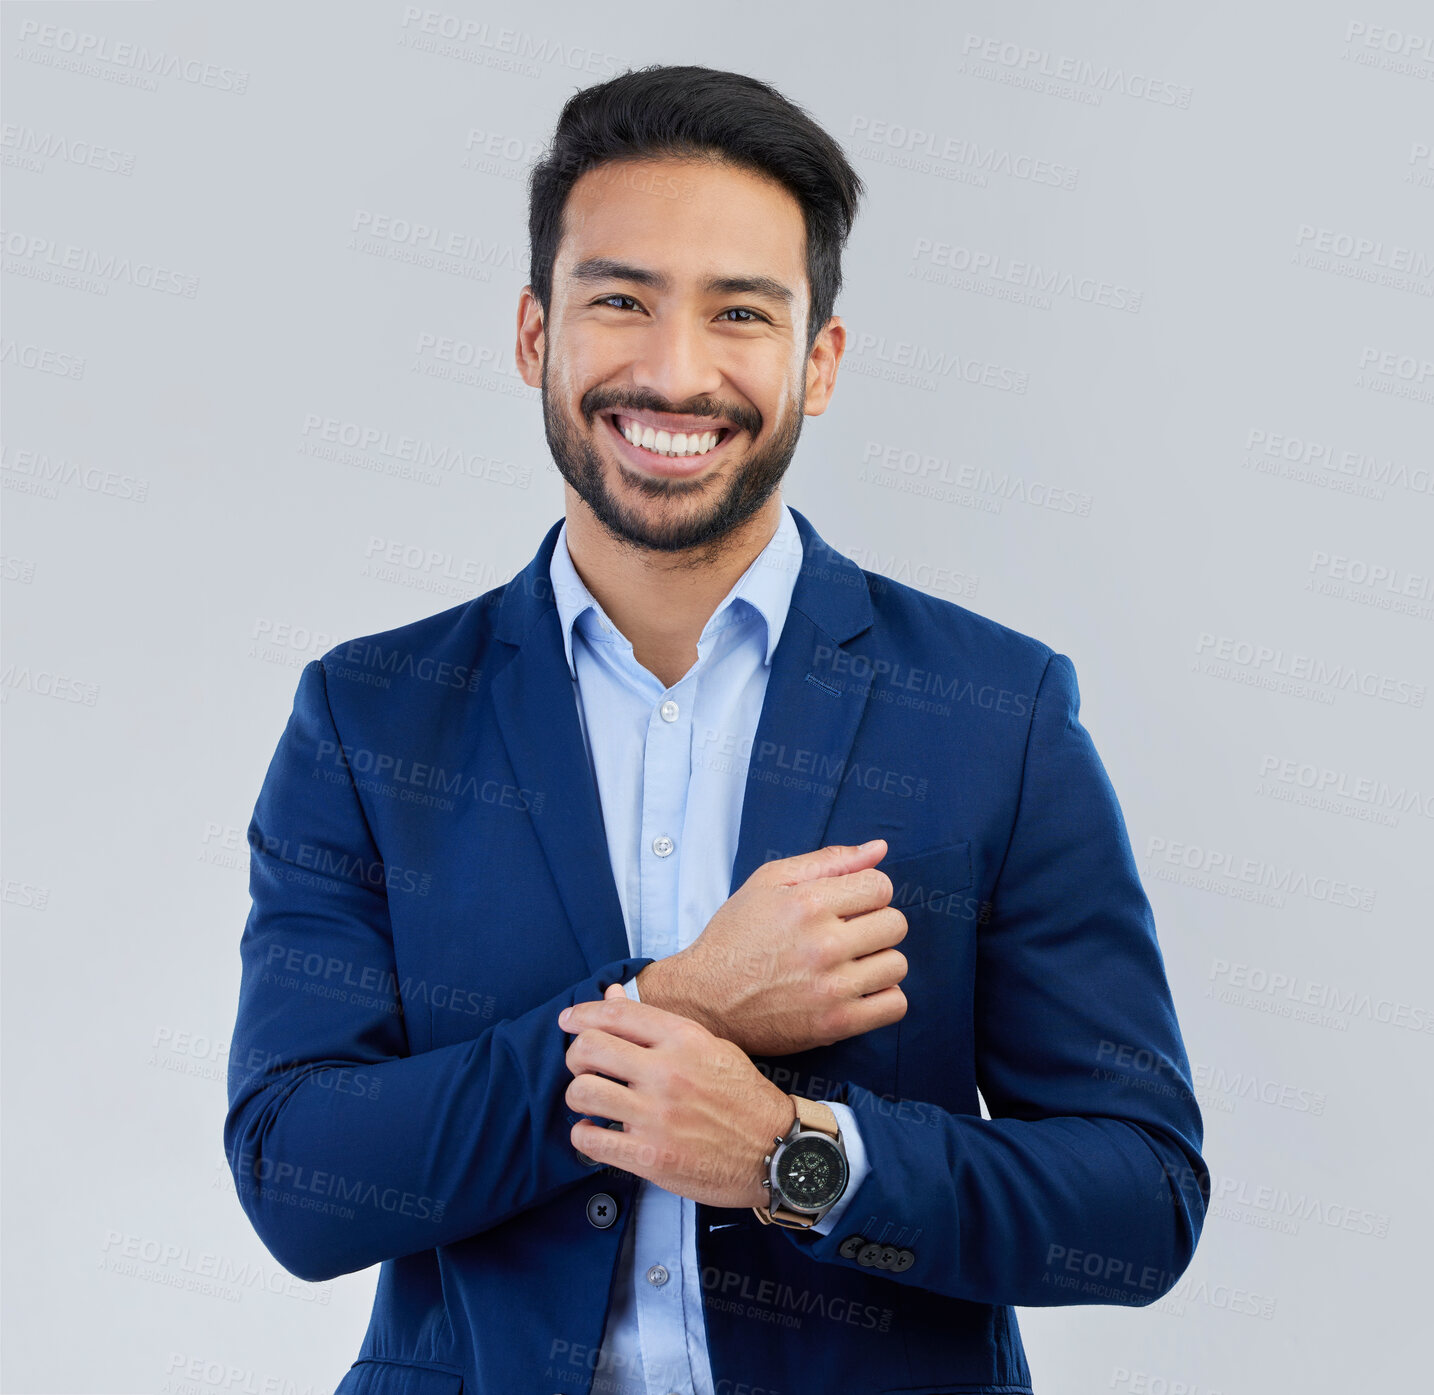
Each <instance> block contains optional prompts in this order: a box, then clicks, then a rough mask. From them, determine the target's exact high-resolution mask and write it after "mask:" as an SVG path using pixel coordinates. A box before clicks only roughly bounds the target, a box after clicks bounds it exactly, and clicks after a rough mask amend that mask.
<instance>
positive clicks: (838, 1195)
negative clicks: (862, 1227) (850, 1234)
mask: <svg viewBox="0 0 1434 1395" xmlns="http://www.w3.org/2000/svg"><path fill="white" fill-rule="evenodd" d="M789 1098H790V1099H791V1101H792V1103H793V1104H795V1105H796V1106H797V1117H796V1119H795V1120H794V1121H793V1123H792V1127H791V1128H790V1129H788V1130H787V1136H786V1137H785V1138H774V1139H773V1140H772V1142H773V1143H775V1144H776V1148H775V1149H774V1150H773V1151H772V1152H770V1153H768V1154H767V1156H766V1157H765V1158H763V1159H762V1163H763V1165H764V1166H765V1167H766V1168H767V1177H766V1179H765V1180H764V1181H763V1183H762V1185H763V1186H764V1187H766V1188H767V1190H768V1191H769V1192H770V1194H771V1201H770V1203H769V1204H768V1205H767V1206H754V1207H753V1208H752V1210H754V1211H755V1212H756V1213H757V1219H758V1220H759V1221H761V1222H762V1224H763V1225H784V1226H786V1227H787V1228H788V1229H790V1230H804V1229H806V1227H808V1226H813V1225H816V1223H817V1222H818V1221H819V1220H821V1218H822V1217H823V1216H825V1215H826V1213H827V1212H828V1211H830V1210H831V1209H832V1207H833V1206H835V1205H836V1204H837V1202H838V1201H840V1200H841V1199H842V1197H843V1195H845V1193H846V1187H847V1180H848V1178H849V1177H850V1172H849V1171H848V1168H847V1162H846V1144H845V1143H843V1142H842V1137H841V1128H840V1126H839V1125H838V1124H837V1117H836V1113H835V1111H833V1109H832V1108H831V1106H830V1105H826V1104H823V1103H822V1102H821V1101H820V1100H804V1099H802V1097H801V1096H800V1095H791V1096H789Z"/></svg>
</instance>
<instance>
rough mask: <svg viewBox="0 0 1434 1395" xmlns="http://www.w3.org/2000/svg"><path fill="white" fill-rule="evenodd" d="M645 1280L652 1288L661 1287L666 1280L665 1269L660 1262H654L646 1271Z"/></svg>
mask: <svg viewBox="0 0 1434 1395" xmlns="http://www.w3.org/2000/svg"><path fill="white" fill-rule="evenodd" d="M647 1282H648V1283H650V1284H651V1285H652V1286H653V1287H654V1288H661V1287H662V1286H663V1284H665V1283H666V1282H667V1270H666V1269H665V1268H664V1267H663V1266H662V1265H661V1264H654V1265H653V1266H652V1268H651V1269H649V1270H648V1271H647Z"/></svg>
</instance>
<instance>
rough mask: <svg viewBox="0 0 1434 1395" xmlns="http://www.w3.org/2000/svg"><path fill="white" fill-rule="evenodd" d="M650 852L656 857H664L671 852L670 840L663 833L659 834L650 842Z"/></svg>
mask: <svg viewBox="0 0 1434 1395" xmlns="http://www.w3.org/2000/svg"><path fill="white" fill-rule="evenodd" d="M652 850H653V852H655V853H656V854H657V855H658V857H666V856H667V855H668V853H670V852H671V851H672V839H671V838H669V837H668V836H667V834H665V833H659V834H658V835H657V837H656V838H654V839H653V840H652Z"/></svg>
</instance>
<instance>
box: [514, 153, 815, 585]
mask: <svg viewBox="0 0 1434 1395" xmlns="http://www.w3.org/2000/svg"><path fill="white" fill-rule="evenodd" d="M808 298H809V297H808V286H807V277H806V230H805V225H804V223H803V220H802V212H801V206H800V205H799V204H798V203H797V201H796V199H795V198H793V197H792V196H791V195H790V194H789V193H788V192H787V191H786V190H785V189H784V188H782V187H781V186H780V185H778V184H775V183H772V182H769V181H767V180H764V179H761V178H759V177H758V176H756V175H753V174H750V173H748V172H746V171H744V170H738V169H735V168H733V167H732V166H730V165H726V164H720V163H709V162H706V161H687V160H644V161H633V162H621V163H611V164H607V165H603V166H600V167H599V168H597V169H594V170H590V171H588V173H587V174H585V175H584V176H583V177H582V178H581V179H579V180H578V181H577V182H576V183H575V184H574V186H573V188H572V190H571V192H570V194H569V197H568V203H567V206H566V209H565V218H564V232H563V237H562V241H561V243H560V245H559V249H558V253H557V257H556V259H555V262H554V267H553V291H552V304H551V306H550V313H549V315H548V316H547V318H546V320H545V321H543V322H542V325H541V331H540V332H538V333H537V334H536V337H535V338H534V339H533V349H534V351H535V352H537V353H538V354H540V355H541V363H542V371H541V386H542V395H543V424H544V429H545V431H546V434H547V439H548V446H549V448H550V449H551V451H552V453H553V460H554V462H555V463H556V465H557V467H558V470H559V471H560V472H561V474H562V476H563V478H564V479H565V480H566V481H567V482H568V484H569V485H571V486H572V488H573V490H574V491H575V492H576V493H577V494H578V495H579V496H580V497H581V498H582V499H583V500H584V502H585V503H586V504H587V505H588V507H589V508H590V509H591V510H592V512H593V514H594V515H595V517H596V518H597V520H598V521H599V523H601V524H602V525H603V526H604V527H605V528H606V530H607V531H608V532H609V533H610V534H611V535H612V536H614V537H617V538H621V539H623V540H625V541H627V542H630V543H632V544H634V545H635V546H638V547H641V548H646V549H651V550H654V551H659V552H677V551H681V550H684V549H696V548H699V547H701V546H702V545H703V544H707V543H710V542H713V541H714V540H717V539H720V538H721V537H722V536H723V535H725V534H726V533H728V532H730V531H731V530H732V529H734V528H736V527H737V526H738V525H739V524H741V523H743V522H744V521H745V520H747V519H749V518H751V517H752V515H753V514H755V513H756V512H757V511H758V510H759V509H760V508H761V507H762V505H763V504H764V503H765V502H766V501H767V500H768V499H769V498H770V497H771V495H772V493H773V491H774V490H775V489H776V488H777V486H778V485H779V484H780V482H781V479H782V476H783V474H784V473H785V472H786V469H787V466H788V465H789V464H790V463H791V459H792V455H793V452H794V451H795V450H796V446H797V440H798V438H799V437H800V435H801V429H802V416H803V411H804V408H805V407H806V403H807V396H808V388H809V387H810V386H811V385H812V383H816V384H817V386H818V388H819V394H818V395H819V396H820V405H818V406H816V408H815V410H817V411H820V410H824V408H825V405H826V397H827V393H826V392H825V391H820V389H821V388H822V387H823V386H827V387H829V384H823V383H822V382H820V381H818V379H819V375H818V374H817V373H816V371H815V369H814V366H813V365H812V364H810V363H809V362H808V357H807V354H806V351H805V350H806V315H807V306H808ZM525 314H526V315H529V316H534V315H535V314H536V302H531V298H530V295H529V293H527V292H525V303H524V309H523V311H521V312H520V339H521V335H522V325H523V323H524V315H525ZM536 323H537V322H536V320H535V319H530V320H529V325H530V328H532V327H534V326H535V325H536ZM833 323H835V320H834V321H833ZM649 429H650V430H651V432H652V433H653V434H652V435H650V436H649V435H647V434H646V433H647V432H648V431H649ZM659 430H660V431H663V432H665V433H666V434H665V435H664V436H662V437H658V436H656V434H655V433H656V432H657V431H659ZM639 433H643V434H641V435H639ZM712 433H716V434H717V441H716V444H715V446H711V447H710V448H709V443H710V438H711V434H712ZM664 448H665V450H666V451H668V452H673V451H676V452H680V454H676V455H671V454H667V455H665V454H663V453H662V452H663V450H664ZM694 560H695V559H694Z"/></svg>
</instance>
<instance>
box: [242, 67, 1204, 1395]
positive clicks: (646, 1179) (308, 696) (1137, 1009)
mask: <svg viewBox="0 0 1434 1395" xmlns="http://www.w3.org/2000/svg"><path fill="white" fill-rule="evenodd" d="M860 192H861V186H860V181H859V180H858V179H857V177H856V175H855V174H854V172H853V171H852V170H851V168H850V167H849V166H848V164H847V163H846V161H845V159H844V157H843V156H842V154H841V152H840V150H839V148H838V147H837V145H836V144H835V142H833V141H832V140H831V139H830V137H828V136H827V135H826V134H825V133H824V132H822V131H821V129H820V128H819V127H817V126H816V125H815V123H813V122H812V121H811V120H810V118H808V117H807V116H806V115H805V114H804V113H803V112H801V111H800V109H798V108H796V107H794V106H792V105H791V104H790V103H788V102H787V101H786V100H785V99H784V98H782V97H781V96H780V95H779V94H778V93H776V92H775V91H774V90H773V89H771V88H770V87H768V86H766V85H765V84H762V83H759V82H757V81H755V80H753V79H751V78H747V77H743V76H740V75H738V74H733V73H724V72H717V71H714V70H711V69H707V68H700V67H685V68H654V69H646V70H642V71H640V72H636V73H628V74H624V75H622V76H620V77H618V78H616V79H613V80H612V81H611V82H608V83H604V84H602V85H600V86H597V87H593V88H589V89H587V90H585V91H582V92H579V93H578V94H577V95H576V96H575V97H574V98H572V100H571V101H570V102H569V103H568V104H567V106H566V107H565V109H564V111H563V114H562V117H561V119H560V122H559V125H558V131H557V134H556V137H555V141H554V145H553V149H552V150H551V151H550V152H549V154H548V156H547V157H546V158H545V160H544V161H543V163H542V164H540V166H539V167H538V168H537V169H536V170H535V172H534V176H533V181H532V187H531V199H532V208H531V218H530V233H531V239H532V251H533V257H532V267H531V279H530V285H528V286H527V287H525V288H524V290H523V293H522V297H521V302H520V305H519V310H518V332H517V350H516V352H517V361H518V365H519V368H520V371H521V372H522V374H523V376H524V378H525V380H526V381H527V382H529V383H530V384H533V385H535V386H541V389H542V402H543V416H544V423H545V427H546V433H547V440H548V444H549V447H550V448H551V450H552V453H553V458H554V460H555V462H556V463H557V466H558V468H559V470H560V471H561V473H562V476H563V479H564V482H565V487H564V498H565V518H564V519H563V520H562V521H561V522H560V523H555V524H554V525H553V526H552V528H550V529H549V531H548V533H547V535H546V536H545V537H544V539H543V541H542V543H541V545H540V546H539V549H538V551H537V554H536V555H535V556H534V557H533V559H532V561H531V562H530V563H529V564H528V565H527V566H526V567H525V568H524V569H523V570H522V571H521V572H520V573H519V574H518V575H517V576H515V577H514V578H513V580H511V581H510V582H508V583H506V584H505V585H503V586H500V587H497V588H496V589H495V590H493V591H491V592H489V593H487V594H486V595H483V596H480V597H478V598H476V599H474V600H473V601H470V602H468V603H466V604H464V605H460V606H456V607H454V608H452V609H450V610H447V611H444V612H442V613H441V614H438V615H434V616H430V617H428V618H426V619H423V620H420V621H417V622H415V623H413V624H410V625H406V626H402V627H400V628H398V629H394V630H390V631H388V632H386V633H383V634H378V635H371V636H366V637H364V638H362V639H355V640H353V641H350V642H349V643H347V644H342V645H339V646H337V647H336V648H335V649H333V650H331V651H330V652H329V653H328V654H326V655H325V656H324V658H323V659H321V660H316V661H314V662H312V663H310V664H309V665H308V667H307V668H306V669H305V670H304V673H303V675H302V678H301V680H300V683H299V688H298V693H297V696H296V699H295V702H294V708H293V713H292V715H291V717H290V719H289V723H288V726H287V728H286V729H285V731H284V734H283V736H282V738H281V740H280V742H279V746H278V750H277V751H276V753H275V756H274V760H273V762H272V764H271V766H270V769H269V772H268V775H267V777H266V780H265V783H264V787H263V790H262V791H261V793H260V796H259V800H258V803H257V806H256V809H255V814H254V819H253V822H252V824H251V827H250V831H249V840H250V845H251V849H252V877H251V890H252V896H253V909H252V911H251V914H250V916H249V920H248V923H247V925H246V927H245V931H244V937H243V942H242V946H241V951H242V959H243V982H242V986H241V993H240V1000H239V1012H238V1020H237V1023H236V1027H235V1034H234V1044H233V1049H232V1053H231V1061H232V1067H231V1075H230V1086H229V1102H230V1109H229V1115H228V1118H227V1120H226V1125H225V1146H226V1150H227V1152H228V1155H229V1158H230V1161H231V1165H232V1167H233V1170H234V1175H235V1181H236V1185H237V1188H238V1193H239V1197H240V1200H241V1202H242V1204H243V1206H244V1208H245V1210H246V1213H247V1214H248V1215H249V1217H250V1219H251V1221H252V1222H253V1224H254V1226H255V1228H256V1230H257V1231H258V1233H259V1235H260V1236H261V1238H262V1239H263V1241H264V1243H265V1244H266V1245H267V1246H268V1248H269V1249H270V1251H271V1252H272V1253H273V1254H274V1256H275V1257H276V1258H277V1259H278V1260H279V1262H280V1263H282V1264H283V1265H284V1266H285V1267H286V1268H288V1269H290V1270H291V1271H292V1272H293V1273H295V1274H297V1275H299V1276H300V1277H303V1278H308V1279H312V1280H320V1279H328V1278H332V1277H334V1276H336V1275H340V1274H346V1273H351V1272H354V1271H357V1270H359V1269H363V1268H365V1267H367V1266H368V1265H371V1264H375V1263H381V1264H382V1269H381V1271H380V1275H379V1281H378V1293H377V1297H376V1301H375V1306H374V1311H373V1316H372V1319H371V1322H370V1325H369V1330H368V1334H367V1336H366V1338H365V1340H364V1344H363V1347H362V1350H361V1352H360V1355H359V1359H358V1360H357V1361H356V1362H355V1363H354V1365H353V1366H352V1368H351V1369H350V1371H349V1372H348V1374H347V1375H346V1376H345V1377H344V1378H343V1380H342V1382H341V1383H340V1385H339V1387H338V1389H339V1392H343V1393H345V1395H360V1393H362V1395H369V1393H370V1392H400V1391H401V1392H404V1393H405V1395H409V1392H417V1393H418V1395H438V1393H439V1392H447V1393H448V1395H457V1392H463V1391H466V1392H469V1393H470V1395H471V1392H475V1391H479V1392H485V1393H486V1392H492V1393H494V1395H497V1393H498V1392H501V1395H520V1393H521V1392H554V1391H587V1390H593V1391H605V1392H623V1395H628V1392H631V1393H632V1395H662V1393H663V1392H669V1391H684V1392H686V1391H691V1392H710V1395H741V1392H758V1391H765V1392H768V1393H769V1395H775V1392H783V1393H784V1395H794V1393H799V1392H808V1391H832V1390H835V1391H841V1392H863V1391H883V1390H903V1391H917V1390H919V1391H927V1392H936V1391H948V1390H951V1391H954V1390H961V1391H1002V1392H1019V1391H1029V1390H1031V1388H1032V1387H1031V1377H1030V1373H1029V1370H1028V1368H1027V1363H1026V1359H1025V1355H1024V1352H1023V1350H1022V1346H1021V1340H1020V1334H1019V1331H1018V1328H1017V1324H1016V1320H1015V1315H1014V1314H1013V1312H1012V1307H1013V1306H1020V1305H1046V1304H1069V1303H1120V1304H1126V1305H1142V1304H1148V1303H1150V1302H1153V1301H1154V1300H1155V1299H1157V1298H1159V1297H1160V1296H1161V1295H1162V1294H1163V1293H1165V1292H1167V1291H1168V1290H1169V1289H1170V1288H1171V1286H1172V1285H1173V1284H1174V1283H1175V1281H1176V1280H1177V1279H1178V1278H1179V1276H1180V1274H1181V1273H1182V1272H1183V1271H1184V1269H1185V1268H1186V1266H1187V1265H1188V1264H1189V1262H1190V1259H1191V1256H1192V1254H1193V1251H1194V1248H1195V1244H1196V1242H1197V1239H1198V1236H1199V1233H1200V1228H1201V1225H1202V1223H1203V1219H1204V1215H1205V1205H1206V1199H1207V1194H1208V1188H1207V1185H1206V1183H1205V1180H1204V1178H1205V1170H1204V1163H1203V1160H1202V1158H1201V1156H1200V1152H1199V1149H1200V1146H1201V1141H1202V1125H1201V1118H1200V1113H1199V1111H1198V1109H1197V1107H1196V1104H1195V1100H1194V1096H1193V1091H1192V1089H1191V1085H1190V1071H1189V1064H1188V1060H1187V1058H1186V1055H1185V1050H1184V1046H1183V1043H1182V1040H1181V1036H1180V1031H1179V1027H1178V1024H1177V1021H1176V1017H1175V1013H1174V1008H1173V1004H1172V1000H1171V995H1170V991H1169V988H1168V985H1167V983H1166V979H1165V974H1164V966H1163V961H1162V958H1161V953H1160V950H1159V947H1158V944H1157V940H1156V935H1155V929H1154V925H1153V922H1152V918H1151V913H1150V907H1149V903H1148V901H1147V900H1146V898H1145V896H1144V893H1143V891H1142V889H1141V885H1140V882H1139V878H1138V875H1137V872H1136V868H1135V864H1134V860H1133V857H1132V855H1131V851H1130V846H1129V841H1128V838H1127V835H1126V830H1125V825H1124V822H1123V819H1122V816H1121V813H1120V809H1119V806H1118V804H1117V802H1116V798H1115V795H1114V792H1113V790H1112V789H1111V786H1110V783H1109V780H1108V779H1107V777H1106V774H1105V771H1104V769H1103V767H1102V765H1101V763H1100V760H1099V757H1098V756H1097V754H1096V752H1095V749H1094V747H1093V746H1092V744H1091V741H1090V738H1089V736H1088V735H1087V733H1086V731H1085V729H1084V728H1083V727H1082V726H1081V724H1080V722H1079V719H1078V708H1079V697H1078V692H1077V687H1076V679H1075V672H1074V669H1073V667H1072V665H1071V662H1070V660H1069V659H1067V658H1066V657H1065V656H1064V655H1062V654H1059V653H1056V652H1055V651H1054V650H1052V649H1051V648H1050V647H1049V646H1047V645H1045V644H1042V643H1041V642H1040V641H1038V640H1035V639H1033V638H1030V637H1028V636H1025V635H1022V634H1019V633H1017V632H1015V631H1013V630H1010V629H1007V628H1006V627H1004V626H1001V625H999V624H997V623H995V622H994V621H991V620H988V619H984V618H982V617H980V616H978V615H975V614H973V613H972V612H970V611H968V610H965V609H963V608H962V607H960V606H957V605H955V604H953V603H950V602H947V601H942V600H938V599H935V598H933V597H931V596H927V595H924V594H923V593H921V592H919V591H916V590H914V589H912V588H909V587H906V586H902V585H898V584H895V583H892V582H889V581H887V580H885V579H883V578H881V577H879V576H876V575H873V574H871V573H869V572H866V571H863V570H862V569H860V568H858V567H857V566H856V565H855V564H854V563H852V562H851V561H850V560H849V559H847V558H845V557H843V556H842V555H841V554H839V553H837V552H836V551H834V550H833V549H831V548H830V547H828V546H827V544H826V543H825V542H824V541H823V540H822V539H821V537H820V536H819V535H818V534H817V532H816V531H815V529H814V528H813V527H812V525H811V523H810V522H809V521H808V520H807V519H806V518H805V516H804V515H802V514H801V513H799V512H797V511H796V510H794V509H791V508H790V507H789V506H788V505H786V504H785V503H784V501H783V499H782V497H781V493H780V489H779V485H780V482H781V479H782V476H783V474H784V472H785V471H786V469H787V466H788V464H789V463H790V461H791V458H792V455H793V452H794V450H795V448H796V445H797V441H798V437H799V435H800V429H801V424H802V417H803V416H804V415H817V414H819V413H821V412H822V411H824V410H825V409H826V407H827V406H828V404H829V403H830V401H831V398H832V393H833V390H834V386H835V381H836V374H837V368H838V365H839V363H840V360H841V356H842V352H843V349H844V345H845V329H844V327H843V325H842V323H841V321H840V319H839V318H838V317H836V316H834V315H832V313H831V310H832V306H833V304H834V300H835V296H836V293H837V290H838V288H839V286H840V280H841V277H840V253H841V247H842V245H843V243H844V241H845V238H846V236H847V233H848V230H849V228H850V225H851V221H852V217H853V216H854V213H855V208H856V203H857V198H858V196H859V193H860ZM898 946H899V948H898ZM978 1089H979V1091H980V1097H979V1098H978V1094H977V1091H978ZM982 1098H984V1101H985V1103H986V1106H987V1108H988V1110H989V1112H990V1117H989V1118H986V1117H982V1113H981V1099H982Z"/></svg>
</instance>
